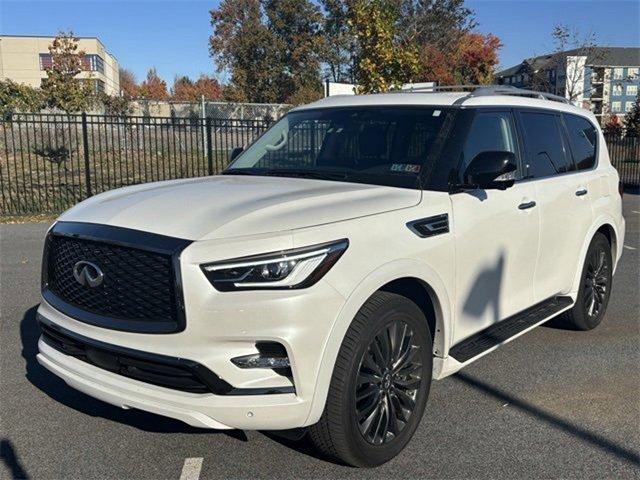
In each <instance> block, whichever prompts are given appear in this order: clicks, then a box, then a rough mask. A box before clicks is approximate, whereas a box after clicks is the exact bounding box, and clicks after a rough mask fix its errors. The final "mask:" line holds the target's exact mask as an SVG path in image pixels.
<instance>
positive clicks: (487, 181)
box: [464, 151, 518, 190]
mask: <svg viewBox="0 0 640 480" xmlns="http://www.w3.org/2000/svg"><path fill="white" fill-rule="evenodd" d="M517 169H518V166H517V163H516V156H515V155H514V154H513V153H512V152H498V151H487V152H480V153H479V154H478V155H476V156H475V157H474V158H473V160H471V162H470V163H469V165H468V166H467V169H466V170H465V172H464V182H465V184H467V185H474V186H476V187H478V188H482V189H484V190H489V189H498V190H505V189H507V188H509V187H511V186H512V185H513V183H514V179H513V177H512V176H511V175H508V176H507V177H506V178H500V177H502V176H505V175H506V174H508V173H512V172H515V171H516V170H517Z"/></svg>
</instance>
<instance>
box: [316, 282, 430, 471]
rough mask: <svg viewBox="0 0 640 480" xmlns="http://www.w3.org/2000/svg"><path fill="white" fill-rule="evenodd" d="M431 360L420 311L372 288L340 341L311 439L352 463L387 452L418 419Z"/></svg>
mask: <svg viewBox="0 0 640 480" xmlns="http://www.w3.org/2000/svg"><path fill="white" fill-rule="evenodd" d="M405 327H406V328H405ZM394 337H395V341H392V340H391V338H394ZM385 338H386V339H387V341H386V343H385V341H384V339H385ZM400 339H402V341H400ZM374 350H375V351H376V353H374ZM387 351H390V352H391V354H390V355H387V354H386V352H387ZM389 358H391V359H392V360H389ZM393 359H395V360H396V361H395V362H394V361H393ZM403 359H404V362H403V361H402V360H403ZM432 362H433V359H432V341H431V334H430V332H429V328H428V326H427V320H426V318H425V316H424V314H423V313H422V311H421V310H420V309H419V308H418V306H417V305H416V304H415V303H413V302H412V301H410V300H409V299H407V298H405V297H403V296H401V295H397V294H394V293H387V292H376V293H375V294H374V295H372V296H371V298H369V300H367V302H366V303H365V304H364V305H363V306H362V308H361V309H360V311H359V312H358V313H357V314H356V316H355V318H354V320H353V322H352V323H351V326H350V327H349V330H348V331H347V333H346V335H345V338H344V340H343V342H342V346H341V347H340V351H339V353H338V358H337V360H336V364H335V367H334V370H333V375H332V377H331V384H330V386H329V394H328V396H327V402H326V405H325V409H324V412H323V414H322V417H321V418H320V421H319V422H318V423H317V424H315V425H312V426H311V427H310V428H309V438H310V439H311V442H312V443H313V445H314V446H315V447H316V449H318V450H319V451H320V452H321V453H322V454H324V455H325V456H327V457H330V458H333V459H334V460H337V461H339V462H342V463H345V464H348V465H352V466H356V467H373V466H376V465H381V464H383V463H385V462H387V461H389V460H391V459H392V458H393V457H395V456H396V455H398V454H399V453H400V452H401V451H402V449H403V448H404V447H405V446H406V445H407V443H408V442H409V440H411V437H412V436H413V434H414V432H415V430H416V428H417V427H418V425H419V423H420V419H421V418H422V414H423V413H424V408H425V406H426V403H427V397H428V396H429V387H430V384H431V374H432ZM386 369H389V372H386V371H385V370H386ZM394 372H395V373H394ZM411 406H412V407H413V408H412V410H411V411H410V414H409V415H407V412H408V411H409V407H411ZM394 413H395V414H394ZM373 415H375V417H374V418H372V416H373ZM385 419H386V422H385ZM394 420H395V421H394ZM385 425H386V427H387V431H385V428H384V427H385Z"/></svg>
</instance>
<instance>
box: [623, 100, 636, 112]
mask: <svg viewBox="0 0 640 480" xmlns="http://www.w3.org/2000/svg"><path fill="white" fill-rule="evenodd" d="M633 104H634V102H625V104H624V111H625V112H630V111H631V109H632V108H633Z"/></svg>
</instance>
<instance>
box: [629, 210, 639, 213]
mask: <svg viewBox="0 0 640 480" xmlns="http://www.w3.org/2000/svg"><path fill="white" fill-rule="evenodd" d="M631 212H633V213H640V212H639V211H637V210H631Z"/></svg>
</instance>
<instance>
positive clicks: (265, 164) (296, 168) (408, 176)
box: [223, 107, 452, 188]
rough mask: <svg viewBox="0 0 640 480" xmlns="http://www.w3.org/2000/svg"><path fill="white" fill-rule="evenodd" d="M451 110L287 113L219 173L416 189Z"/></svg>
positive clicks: (377, 108)
mask: <svg viewBox="0 0 640 480" xmlns="http://www.w3.org/2000/svg"><path fill="white" fill-rule="evenodd" d="M451 114H452V109H447V108H442V107H369V108H362V107H357V108H355V107H354V108H351V107H349V108H332V109H315V110H302V111H299V112H291V113H289V114H287V115H286V116H285V117H283V118H282V119H281V120H280V121H278V122H277V123H276V124H275V125H274V126H273V127H271V128H270V129H269V130H268V131H267V132H266V133H265V134H264V135H263V136H262V137H260V138H259V139H258V140H256V141H255V142H254V143H253V144H252V145H251V146H250V147H249V148H248V149H247V150H246V151H244V152H243V153H242V154H241V155H240V156H239V157H238V158H237V159H236V160H235V161H234V162H233V163H232V164H231V165H230V166H229V167H228V168H227V170H225V171H224V172H223V173H224V174H226V175H275V176H292V177H306V178H319V179H327V180H335V181H345V182H358V183H371V184H377V185H389V186H397V187H405V188H420V185H421V182H420V180H419V178H420V175H421V173H424V172H425V171H427V170H428V167H429V165H430V163H432V162H434V158H435V156H437V151H438V149H439V148H440V144H441V143H442V138H441V137H442V136H441V135H440V133H441V131H442V130H443V126H444V125H445V124H446V119H447V118H448V116H449V115H451Z"/></svg>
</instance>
